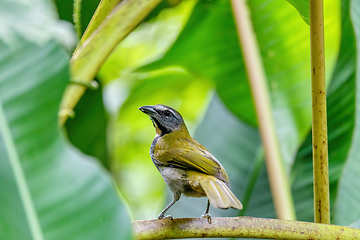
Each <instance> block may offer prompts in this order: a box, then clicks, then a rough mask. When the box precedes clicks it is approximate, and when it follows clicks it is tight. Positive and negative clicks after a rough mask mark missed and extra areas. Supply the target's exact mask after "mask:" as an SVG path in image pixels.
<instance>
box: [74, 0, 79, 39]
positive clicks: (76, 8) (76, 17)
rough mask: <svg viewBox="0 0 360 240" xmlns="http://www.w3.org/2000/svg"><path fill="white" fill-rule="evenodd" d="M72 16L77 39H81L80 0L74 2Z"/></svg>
mask: <svg viewBox="0 0 360 240" xmlns="http://www.w3.org/2000/svg"><path fill="white" fill-rule="evenodd" d="M73 11H74V16H73V21H74V24H75V30H76V33H77V35H78V37H79V38H80V37H81V0H74V9H73Z"/></svg>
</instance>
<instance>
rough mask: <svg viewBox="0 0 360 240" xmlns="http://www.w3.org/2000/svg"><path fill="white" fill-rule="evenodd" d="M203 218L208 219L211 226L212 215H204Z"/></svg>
mask: <svg viewBox="0 0 360 240" xmlns="http://www.w3.org/2000/svg"><path fill="white" fill-rule="evenodd" d="M201 217H203V218H207V220H208V223H209V224H211V215H210V214H208V213H204V214H203V215H201Z"/></svg>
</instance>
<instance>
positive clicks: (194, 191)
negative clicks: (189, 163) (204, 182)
mask: <svg viewBox="0 0 360 240" xmlns="http://www.w3.org/2000/svg"><path fill="white" fill-rule="evenodd" d="M158 170H159V172H160V173H161V176H162V177H163V179H164V180H165V182H166V184H167V185H168V187H169V188H170V190H171V191H172V192H174V193H179V192H180V193H182V194H184V195H185V196H189V197H205V196H206V194H205V192H204V190H203V189H202V187H201V186H200V184H199V183H198V182H197V181H196V180H194V179H193V178H192V177H189V175H190V176H192V174H188V173H191V171H184V170H182V169H180V168H172V167H161V166H159V167H158Z"/></svg>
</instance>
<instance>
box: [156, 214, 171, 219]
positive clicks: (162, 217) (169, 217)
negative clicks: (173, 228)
mask: <svg viewBox="0 0 360 240" xmlns="http://www.w3.org/2000/svg"><path fill="white" fill-rule="evenodd" d="M164 218H168V219H170V220H173V217H172V216H171V215H166V216H164V215H161V214H160V215H159V216H158V219H164Z"/></svg>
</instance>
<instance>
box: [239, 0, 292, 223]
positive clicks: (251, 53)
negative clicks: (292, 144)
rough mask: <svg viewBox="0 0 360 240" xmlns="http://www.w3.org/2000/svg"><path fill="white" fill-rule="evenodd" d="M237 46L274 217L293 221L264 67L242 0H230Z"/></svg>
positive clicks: (289, 195)
mask: <svg viewBox="0 0 360 240" xmlns="http://www.w3.org/2000/svg"><path fill="white" fill-rule="evenodd" d="M232 6H233V12H234V16H235V20H236V25H237V30H238V35H239V39H240V45H241V47H242V50H243V57H244V63H245V67H246V71H247V74H248V78H249V82H250V87H251V92H252V95H253V99H254V103H255V110H256V114H257V118H258V122H259V131H260V135H261V139H262V143H263V146H264V150H265V156H266V167H267V173H268V177H269V184H270V188H271V192H272V197H273V200H274V207H275V210H276V214H277V217H278V218H280V219H290V220H294V219H296V217H295V208H294V203H293V200H292V195H291V191H290V186H289V180H288V177H287V176H286V173H285V169H284V165H283V160H282V156H281V153H280V150H279V149H280V147H279V142H278V140H277V136H276V131H275V125H274V120H273V116H272V112H271V103H270V102H271V101H270V96H269V89H268V87H267V82H266V75H265V70H264V67H263V65H262V61H261V55H260V52H259V49H258V45H257V41H256V37H255V33H254V31H253V29H252V25H251V20H250V17H249V13H248V10H247V5H246V3H245V0H232Z"/></svg>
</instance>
